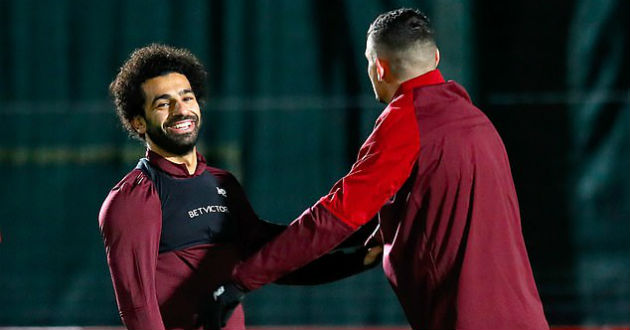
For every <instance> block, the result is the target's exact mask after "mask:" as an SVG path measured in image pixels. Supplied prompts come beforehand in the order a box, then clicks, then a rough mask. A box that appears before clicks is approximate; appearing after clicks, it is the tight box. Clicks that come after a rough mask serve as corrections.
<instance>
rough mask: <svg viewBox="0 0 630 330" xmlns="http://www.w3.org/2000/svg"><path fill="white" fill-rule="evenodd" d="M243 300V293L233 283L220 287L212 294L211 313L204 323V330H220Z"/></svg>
mask: <svg viewBox="0 0 630 330" xmlns="http://www.w3.org/2000/svg"><path fill="white" fill-rule="evenodd" d="M243 298H245V292H244V290H242V289H241V288H239V287H238V286H236V284H234V283H226V284H223V285H220V286H219V287H218V288H216V289H215V290H214V291H213V292H212V300H213V302H214V306H212V309H213V313H210V314H211V315H212V316H211V317H210V318H209V319H208V321H207V323H206V329H221V328H222V327H224V326H225V324H226V323H227V321H228V320H229V319H230V316H232V313H233V312H234V309H236V307H237V306H238V304H240V303H241V301H243Z"/></svg>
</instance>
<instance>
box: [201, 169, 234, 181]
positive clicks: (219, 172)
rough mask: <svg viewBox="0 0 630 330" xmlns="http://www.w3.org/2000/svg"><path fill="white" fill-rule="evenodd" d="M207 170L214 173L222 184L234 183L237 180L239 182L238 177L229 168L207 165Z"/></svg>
mask: <svg viewBox="0 0 630 330" xmlns="http://www.w3.org/2000/svg"><path fill="white" fill-rule="evenodd" d="M206 172H209V173H210V174H212V175H213V176H214V177H215V178H216V179H217V181H218V182H219V183H220V184H221V183H223V184H226V183H227V184H232V183H235V182H237V183H238V181H237V180H236V177H234V175H233V174H232V173H230V172H229V171H227V170H224V169H221V168H218V167H212V166H206Z"/></svg>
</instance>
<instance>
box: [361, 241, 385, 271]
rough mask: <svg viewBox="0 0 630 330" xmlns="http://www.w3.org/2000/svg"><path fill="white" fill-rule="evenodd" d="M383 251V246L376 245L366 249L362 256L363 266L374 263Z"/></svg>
mask: <svg viewBox="0 0 630 330" xmlns="http://www.w3.org/2000/svg"><path fill="white" fill-rule="evenodd" d="M382 253H383V246H381V245H378V246H374V247H371V248H369V249H368V252H367V254H366V255H365V257H364V258H363V266H370V265H372V264H373V263H375V262H376V261H377V260H378V259H379V258H380V257H381V254H382Z"/></svg>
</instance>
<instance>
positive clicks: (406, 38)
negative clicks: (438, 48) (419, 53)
mask: <svg viewBox="0 0 630 330" xmlns="http://www.w3.org/2000/svg"><path fill="white" fill-rule="evenodd" d="M367 36H368V37H370V36H371V37H372V41H373V42H374V43H375V44H376V45H379V46H381V45H382V46H385V47H386V48H387V49H389V50H394V51H397V50H404V49H406V48H407V47H409V46H410V45H411V44H412V43H414V42H432V43H435V40H434V39H433V29H432V28H431V26H430V22H429V18H428V17H427V15H425V14H424V13H423V12H421V11H420V10H418V9H411V8H400V9H396V10H392V11H389V12H386V13H383V14H380V15H379V16H378V17H376V19H375V20H374V22H372V24H371V25H370V28H369V29H368V32H367Z"/></svg>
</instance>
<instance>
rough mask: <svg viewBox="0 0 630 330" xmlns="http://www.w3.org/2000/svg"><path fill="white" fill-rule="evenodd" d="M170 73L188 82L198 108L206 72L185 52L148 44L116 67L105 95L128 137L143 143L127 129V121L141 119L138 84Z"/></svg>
mask: <svg viewBox="0 0 630 330" xmlns="http://www.w3.org/2000/svg"><path fill="white" fill-rule="evenodd" d="M170 72H177V73H181V74H183V75H184V76H186V78H187V79H188V81H189V82H190V86H191V88H192V90H193V92H194V93H195V97H196V98H197V101H198V102H199V104H200V105H203V103H204V100H205V82H206V76H207V73H206V69H205V68H204V66H203V65H202V64H201V62H200V61H199V60H198V59H197V57H195V55H193V54H192V53H191V52H190V51H188V50H186V49H180V48H174V47H170V46H166V45H161V44H151V45H149V46H146V47H143V48H138V49H136V50H134V51H133V53H132V54H131V56H130V57H129V59H128V60H127V61H126V62H125V63H124V64H123V66H122V67H120V71H119V72H118V75H116V79H114V81H112V83H111V84H110V85H109V92H110V94H111V96H112V98H113V101H114V104H115V105H116V114H117V115H118V118H119V119H120V122H121V123H122V125H123V127H124V128H125V129H126V130H127V131H128V132H129V135H131V136H132V137H136V138H139V139H144V136H140V134H138V132H136V131H135V130H134V129H133V127H132V126H131V120H132V119H133V118H134V117H136V116H138V115H140V116H144V108H143V107H144V102H145V100H144V93H143V92H142V87H141V86H142V83H144V82H145V81H147V80H148V79H151V78H155V77H158V76H161V75H164V74H167V73H170Z"/></svg>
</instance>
